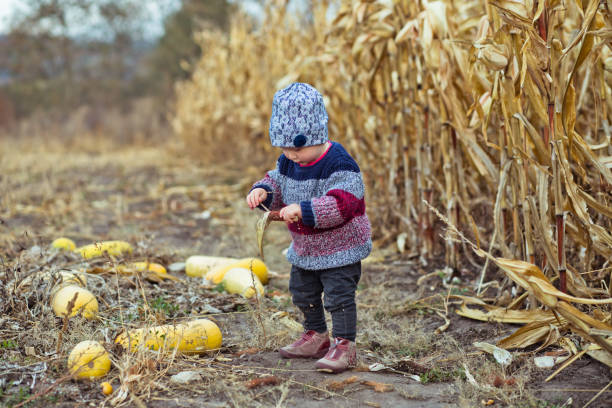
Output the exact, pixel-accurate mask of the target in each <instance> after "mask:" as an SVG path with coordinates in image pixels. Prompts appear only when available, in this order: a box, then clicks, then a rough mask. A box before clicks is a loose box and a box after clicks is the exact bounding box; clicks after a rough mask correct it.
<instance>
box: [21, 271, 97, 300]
mask: <svg viewBox="0 0 612 408" xmlns="http://www.w3.org/2000/svg"><path fill="white" fill-rule="evenodd" d="M42 282H45V283H47V284H49V283H53V285H54V286H53V290H52V291H51V295H53V293H55V292H56V291H57V290H59V289H60V288H62V287H63V286H66V285H79V286H83V287H85V286H87V277H86V274H85V273H82V272H76V271H59V272H50V271H46V272H37V273H33V274H31V275H28V276H27V277H26V278H25V279H23V280H22V281H21V282H19V285H17V293H25V292H27V291H30V290H32V285H33V284H40V283H42Z"/></svg>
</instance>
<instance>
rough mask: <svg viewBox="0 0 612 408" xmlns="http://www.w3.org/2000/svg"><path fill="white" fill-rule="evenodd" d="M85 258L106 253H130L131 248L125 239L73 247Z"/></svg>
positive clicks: (110, 254) (114, 254)
mask: <svg viewBox="0 0 612 408" xmlns="http://www.w3.org/2000/svg"><path fill="white" fill-rule="evenodd" d="M75 251H76V252H78V253H79V254H81V256H82V257H83V258H85V259H90V258H96V257H99V256H103V255H105V254H108V255H109V256H120V255H123V254H131V253H132V251H133V249H132V246H131V245H130V244H129V242H125V241H102V242H96V243H93V244H89V245H85V246H82V247H80V248H77V249H75Z"/></svg>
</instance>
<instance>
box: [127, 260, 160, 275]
mask: <svg viewBox="0 0 612 408" xmlns="http://www.w3.org/2000/svg"><path fill="white" fill-rule="evenodd" d="M117 271H118V272H119V273H126V274H131V273H132V271H151V272H154V273H156V274H166V273H168V272H167V271H166V268H164V266H163V265H160V264H158V263H153V262H145V261H142V262H132V263H129V264H127V265H119V266H117Z"/></svg>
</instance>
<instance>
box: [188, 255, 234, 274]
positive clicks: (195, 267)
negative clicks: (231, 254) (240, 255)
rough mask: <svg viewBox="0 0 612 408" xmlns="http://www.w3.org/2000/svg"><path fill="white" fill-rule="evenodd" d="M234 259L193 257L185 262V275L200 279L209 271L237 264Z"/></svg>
mask: <svg viewBox="0 0 612 408" xmlns="http://www.w3.org/2000/svg"><path fill="white" fill-rule="evenodd" d="M237 261H238V259H236V258H224V257H220V256H204V255H193V256H190V257H189V258H187V261H185V273H186V274H187V276H191V277H196V278H199V277H202V276H204V275H206V274H207V273H208V272H209V271H210V270H212V269H214V268H217V267H219V266H224V265H230V264H232V263H234V262H237Z"/></svg>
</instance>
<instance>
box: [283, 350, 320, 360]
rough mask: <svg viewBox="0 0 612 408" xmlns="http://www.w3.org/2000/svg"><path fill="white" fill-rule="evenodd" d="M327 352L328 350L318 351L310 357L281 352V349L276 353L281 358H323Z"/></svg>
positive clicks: (285, 351)
mask: <svg viewBox="0 0 612 408" xmlns="http://www.w3.org/2000/svg"><path fill="white" fill-rule="evenodd" d="M328 350H329V349H326V350H322V351H319V352H318V353H317V354H314V355H311V356H303V355H301V354H293V353H292V352H290V351H287V350H283V349H280V350H279V351H278V352H279V353H280V355H281V356H282V357H283V358H323V357H325V355H326V354H327V351H328Z"/></svg>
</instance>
